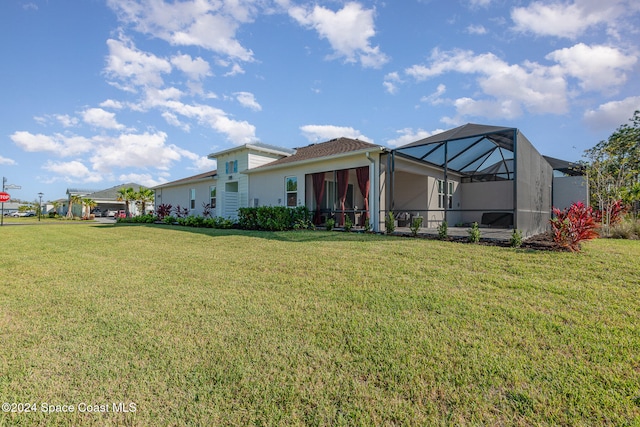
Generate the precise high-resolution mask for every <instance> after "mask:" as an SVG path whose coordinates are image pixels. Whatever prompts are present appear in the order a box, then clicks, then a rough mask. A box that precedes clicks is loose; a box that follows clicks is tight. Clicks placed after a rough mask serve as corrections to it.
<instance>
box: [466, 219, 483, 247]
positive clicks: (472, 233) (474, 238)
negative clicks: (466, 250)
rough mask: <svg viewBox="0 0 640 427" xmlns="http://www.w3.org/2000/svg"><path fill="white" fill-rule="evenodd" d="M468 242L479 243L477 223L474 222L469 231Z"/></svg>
mask: <svg viewBox="0 0 640 427" xmlns="http://www.w3.org/2000/svg"><path fill="white" fill-rule="evenodd" d="M467 231H468V233H469V241H470V242H471V243H478V242H479V241H480V227H479V226H478V223H477V222H474V223H473V225H472V226H471V228H470V229H469V230H467Z"/></svg>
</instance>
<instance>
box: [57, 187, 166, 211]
mask: <svg viewBox="0 0 640 427" xmlns="http://www.w3.org/2000/svg"><path fill="white" fill-rule="evenodd" d="M129 187H131V188H133V190H134V191H140V188H145V187H144V186H143V185H140V184H136V183H133V182H130V183H128V184H121V185H116V186H115V187H111V188H107V189H104V190H83V189H76V188H69V189H67V199H66V200H64V204H63V206H61V207H60V208H59V211H60V213H61V215H66V214H67V212H68V210H69V201H70V200H71V196H80V197H81V198H83V199H91V200H93V201H94V202H96V206H95V207H94V208H93V210H98V209H99V210H100V211H101V212H106V211H109V210H113V211H119V210H125V204H126V203H125V202H124V200H122V201H120V200H118V190H120V189H122V188H129ZM71 209H72V210H73V216H82V215H83V211H82V209H83V207H82V204H77V203H74V204H73V205H72V207H71ZM146 210H147V213H148V212H152V211H153V202H150V203H148V205H147V207H146ZM129 212H130V213H131V215H139V214H141V212H138V207H137V206H136V204H135V202H134V201H131V202H130V203H129Z"/></svg>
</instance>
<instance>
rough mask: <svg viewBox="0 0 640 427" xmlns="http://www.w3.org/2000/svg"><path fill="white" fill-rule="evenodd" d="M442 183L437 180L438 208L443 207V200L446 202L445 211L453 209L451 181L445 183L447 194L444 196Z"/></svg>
mask: <svg viewBox="0 0 640 427" xmlns="http://www.w3.org/2000/svg"><path fill="white" fill-rule="evenodd" d="M444 185H445V184H444V181H443V180H441V179H439V180H438V208H440V209H442V208H444V206H445V200H446V206H447V209H451V208H453V182H452V181H447V194H445V192H444V190H445V186H444Z"/></svg>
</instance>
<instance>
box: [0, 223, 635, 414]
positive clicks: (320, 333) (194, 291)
mask: <svg viewBox="0 0 640 427" xmlns="http://www.w3.org/2000/svg"><path fill="white" fill-rule="evenodd" d="M0 237H1V238H2V242H3V248H2V254H1V256H0V273H1V274H2V279H1V280H0V281H1V282H2V283H1V284H0V397H1V399H0V400H2V402H9V403H12V402H13V403H34V404H35V405H36V409H37V410H36V412H35V413H33V412H32V413H12V412H8V413H5V412H3V413H0V426H5V425H11V426H13V425H21V426H33V425H43V426H44V425H46V426H49V425H69V426H71V425H74V426H77V425H111V424H120V425H141V426H142V425H148V426H151V425H154V426H164V425H274V426H275V425H420V426H422V425H616V426H624V425H635V426H638V425H640V298H639V297H640V275H639V274H638V270H639V265H640V262H639V259H640V242H638V241H620V240H597V241H594V242H590V243H588V244H586V246H585V250H584V251H583V252H582V253H579V254H572V253H550V252H531V251H525V250H513V249H508V248H499V247H487V246H477V245H470V244H461V243H448V242H439V241H433V240H423V239H411V238H398V237H387V236H375V235H358V234H346V233H338V232H320V231H318V232H283V233H258V232H243V231H235V230H211V229H188V228H181V227H167V226H135V225H132V226H127V225H116V226H113V225H97V224H93V223H87V222H79V221H74V222H58V223H54V224H51V223H48V224H46V225H41V226H6V227H2V228H0ZM45 403H46V404H49V405H74V410H75V412H73V413H48V412H43V409H44V408H47V407H46V406H44V407H43V404H45ZM114 403H115V404H116V407H115V408H114V407H113V404H114ZM120 403H122V404H123V405H122V406H121V407H118V404H120ZM131 403H132V404H134V405H132V406H129V404H131ZM81 404H83V405H94V406H88V407H86V406H83V405H81ZM79 405H80V406H79ZM95 405H105V406H103V407H102V408H101V407H99V406H97V407H96V406H95ZM133 406H135V412H133V411H131V412H126V413H125V412H122V411H121V412H114V409H118V408H120V409H122V408H123V407H124V408H126V409H129V410H132V409H134V408H133ZM16 408H17V405H16ZM89 408H91V409H98V410H100V409H102V410H105V409H108V410H109V412H104V413H89V412H86V410H87V409H89ZM60 409H62V408H60ZM81 409H82V410H84V412H80V410H81Z"/></svg>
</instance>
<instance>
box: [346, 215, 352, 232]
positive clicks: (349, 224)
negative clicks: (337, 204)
mask: <svg viewBox="0 0 640 427" xmlns="http://www.w3.org/2000/svg"><path fill="white" fill-rule="evenodd" d="M352 228H353V221H351V217H350V216H349V215H348V214H347V215H345V216H344V231H346V232H349V231H351V229H352Z"/></svg>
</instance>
